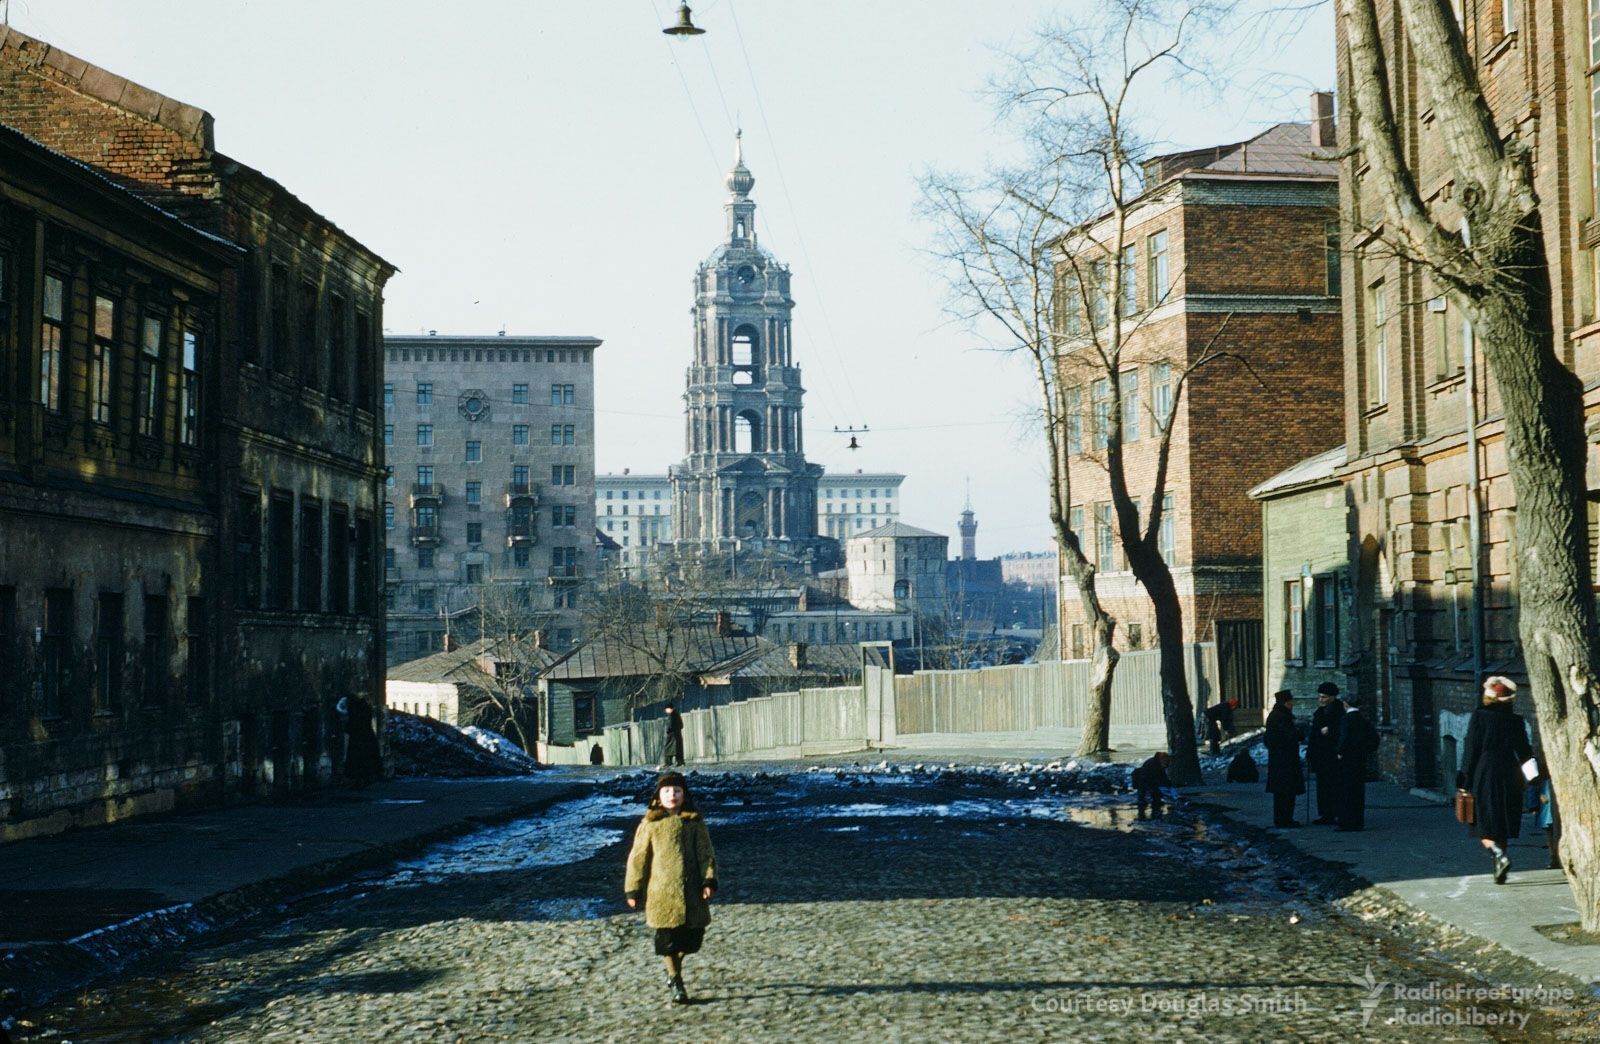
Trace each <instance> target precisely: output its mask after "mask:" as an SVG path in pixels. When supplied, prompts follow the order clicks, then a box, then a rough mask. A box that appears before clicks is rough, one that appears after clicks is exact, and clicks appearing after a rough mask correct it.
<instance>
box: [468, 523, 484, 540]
mask: <svg viewBox="0 0 1600 1044" xmlns="http://www.w3.org/2000/svg"><path fill="white" fill-rule="evenodd" d="M467 543H469V544H481V543H483V523H482V522H468V523H467Z"/></svg>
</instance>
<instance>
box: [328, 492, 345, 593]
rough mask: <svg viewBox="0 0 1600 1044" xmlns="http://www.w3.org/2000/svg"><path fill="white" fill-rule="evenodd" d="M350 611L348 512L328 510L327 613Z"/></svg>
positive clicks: (340, 509)
mask: <svg viewBox="0 0 1600 1044" xmlns="http://www.w3.org/2000/svg"><path fill="white" fill-rule="evenodd" d="M349 611H350V512H349V510H348V509H346V508H343V507H337V506H335V507H330V508H329V509H328V612H330V613H339V614H341V615H343V614H345V613H348V612H349Z"/></svg>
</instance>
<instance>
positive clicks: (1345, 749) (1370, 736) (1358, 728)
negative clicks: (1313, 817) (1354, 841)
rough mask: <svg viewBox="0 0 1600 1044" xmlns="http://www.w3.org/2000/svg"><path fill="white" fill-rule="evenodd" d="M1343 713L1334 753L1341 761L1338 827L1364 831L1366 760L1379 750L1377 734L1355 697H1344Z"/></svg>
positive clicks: (1338, 785) (1365, 821)
mask: <svg viewBox="0 0 1600 1044" xmlns="http://www.w3.org/2000/svg"><path fill="white" fill-rule="evenodd" d="M1343 702H1344V713H1343V714H1342V715H1340V716H1339V742H1338V744H1337V745H1336V746H1335V747H1334V753H1335V754H1337V755H1338V758H1339V768H1338V775H1337V776H1336V777H1335V778H1336V779H1337V781H1338V782H1337V787H1338V790H1339V826H1338V829H1340V830H1343V831H1352V830H1364V829H1366V826H1367V760H1368V759H1369V758H1371V757H1372V755H1373V754H1374V753H1375V752H1376V751H1377V749H1378V730H1377V729H1376V728H1374V727H1373V725H1372V722H1371V721H1369V720H1368V719H1367V716H1366V715H1365V714H1364V713H1362V711H1361V708H1360V707H1358V706H1357V705H1356V700H1355V697H1354V696H1346V697H1344V700H1343Z"/></svg>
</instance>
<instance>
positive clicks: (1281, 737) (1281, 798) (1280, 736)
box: [1266, 689, 1306, 827]
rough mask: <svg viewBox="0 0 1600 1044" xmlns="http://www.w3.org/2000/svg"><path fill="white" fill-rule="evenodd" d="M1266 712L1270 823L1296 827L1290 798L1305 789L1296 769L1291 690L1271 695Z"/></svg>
mask: <svg viewBox="0 0 1600 1044" xmlns="http://www.w3.org/2000/svg"><path fill="white" fill-rule="evenodd" d="M1273 699H1274V700H1275V701H1276V702H1275V703H1274V705H1273V708H1272V713H1271V714H1268V715H1267V737H1266V742H1267V792H1268V793H1270V794H1271V795H1272V825H1273V826H1275V827H1297V826H1299V825H1300V824H1299V823H1298V822H1296V821H1295V818H1294V799H1295V798H1296V797H1298V796H1299V795H1301V794H1304V793H1305V792H1306V777H1305V773H1304V772H1302V771H1301V769H1300V730H1299V729H1298V728H1296V727H1295V724H1294V711H1293V710H1292V709H1291V708H1292V707H1293V706H1294V693H1292V692H1290V691H1289V690H1288V689H1284V690H1283V691H1281V692H1279V693H1278V694H1277V695H1275V696H1274V697H1273Z"/></svg>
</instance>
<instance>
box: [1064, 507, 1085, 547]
mask: <svg viewBox="0 0 1600 1044" xmlns="http://www.w3.org/2000/svg"><path fill="white" fill-rule="evenodd" d="M1067 528H1068V529H1070V530H1071V531H1072V535H1073V536H1075V537H1077V538H1078V548H1079V549H1080V550H1083V549H1086V548H1087V547H1088V545H1087V544H1086V543H1085V542H1084V539H1083V508H1081V507H1075V508H1073V509H1072V510H1070V511H1068V512H1067Z"/></svg>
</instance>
